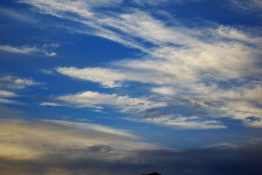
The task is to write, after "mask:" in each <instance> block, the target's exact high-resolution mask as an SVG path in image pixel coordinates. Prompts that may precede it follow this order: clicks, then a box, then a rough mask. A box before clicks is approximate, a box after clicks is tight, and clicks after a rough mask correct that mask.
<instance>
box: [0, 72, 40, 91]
mask: <svg viewBox="0 0 262 175" xmlns="http://www.w3.org/2000/svg"><path fill="white" fill-rule="evenodd" d="M40 84H41V83H39V82H36V81H34V80H33V79H30V78H21V77H18V76H13V75H4V76H1V77H0V87H3V88H7V89H22V88H25V87H27V86H36V85H40Z"/></svg>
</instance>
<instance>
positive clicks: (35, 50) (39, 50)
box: [0, 44, 57, 57]
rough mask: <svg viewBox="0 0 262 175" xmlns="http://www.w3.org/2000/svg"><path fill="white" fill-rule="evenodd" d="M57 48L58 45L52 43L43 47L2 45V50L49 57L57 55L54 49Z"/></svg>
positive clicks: (0, 48)
mask: <svg viewBox="0 0 262 175" xmlns="http://www.w3.org/2000/svg"><path fill="white" fill-rule="evenodd" d="M55 48H57V47H55V46H52V45H50V46H48V47H47V46H46V45H45V44H44V46H43V47H37V46H10V45H0V51H2V52H8V53H12V54H26V55H32V54H43V55H45V56H47V57H54V56H56V55H57V53H56V52H55V51H54V49H55Z"/></svg>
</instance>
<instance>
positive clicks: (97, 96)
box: [45, 91, 165, 113]
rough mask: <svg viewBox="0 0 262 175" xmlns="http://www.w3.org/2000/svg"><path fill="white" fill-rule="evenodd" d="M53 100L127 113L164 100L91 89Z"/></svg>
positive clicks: (60, 102)
mask: <svg viewBox="0 0 262 175" xmlns="http://www.w3.org/2000/svg"><path fill="white" fill-rule="evenodd" d="M55 101H57V103H58V104H61V105H62V104H64V105H74V106H77V107H87V108H96V109H101V108H103V107H115V108H118V109H120V110H121V111H122V112H127V113H141V112H143V111H145V110H147V109H150V108H157V107H161V106H165V103H164V102H162V103H159V102H153V101H151V100H149V99H146V98H132V97H129V96H119V95H117V94H105V93H98V92H92V91H86V92H81V93H78V94H72V95H65V96H59V97H56V98H55ZM45 105H48V103H45ZM51 106H52V103H51Z"/></svg>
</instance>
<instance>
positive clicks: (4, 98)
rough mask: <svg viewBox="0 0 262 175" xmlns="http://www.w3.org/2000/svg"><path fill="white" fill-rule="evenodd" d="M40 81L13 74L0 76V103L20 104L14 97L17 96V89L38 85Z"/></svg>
mask: <svg viewBox="0 0 262 175" xmlns="http://www.w3.org/2000/svg"><path fill="white" fill-rule="evenodd" d="M41 84H42V83H40V82H37V81H35V80H33V79H31V78H23V77H18V76H14V75H2V76H0V103H3V104H22V103H20V102H18V101H17V100H16V99H15V98H16V97H19V92H18V91H19V90H22V89H24V88H26V87H30V86H39V85H41Z"/></svg>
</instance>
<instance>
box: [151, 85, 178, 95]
mask: <svg viewBox="0 0 262 175" xmlns="http://www.w3.org/2000/svg"><path fill="white" fill-rule="evenodd" d="M151 91H152V92H154V93H157V94H161V95H167V96H172V95H174V94H175V90H174V89H173V88H170V87H155V88H152V89H151Z"/></svg>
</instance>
